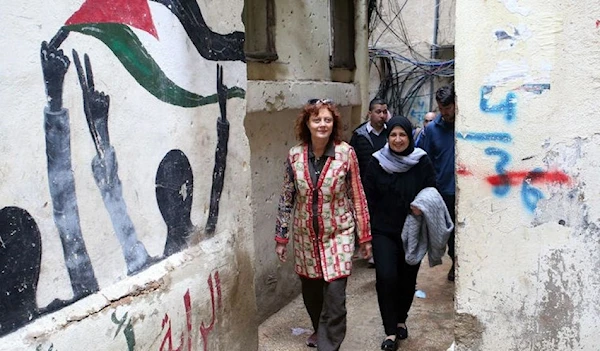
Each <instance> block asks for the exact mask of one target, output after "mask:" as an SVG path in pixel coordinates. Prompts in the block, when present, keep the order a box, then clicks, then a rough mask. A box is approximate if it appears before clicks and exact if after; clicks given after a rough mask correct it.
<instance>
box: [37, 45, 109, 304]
mask: <svg viewBox="0 0 600 351" xmlns="http://www.w3.org/2000/svg"><path fill="white" fill-rule="evenodd" d="M40 57H41V62H42V72H43V74H44V83H45V86H46V94H47V96H48V106H47V107H46V108H45V110H44V131H45V136H46V156H47V158H48V185H49V189H50V197H51V198H52V207H53V210H54V222H55V223H56V228H57V229H58V234H59V236H60V240H61V244H62V247H63V255H64V257H65V264H66V266H67V271H68V273H69V278H70V280H71V287H72V288H73V298H74V300H77V299H80V298H82V297H84V296H87V295H89V294H91V293H94V292H96V291H98V282H97V280H96V277H95V275H94V270H93V268H92V263H91V261H90V257H89V255H88V253H87V249H86V247H85V242H84V240H83V235H82V233H81V225H80V219H79V208H78V206H77V195H76V194H75V177H74V176H73V170H72V167H71V127H70V123H69V113H68V111H67V109H64V108H63V107H62V94H63V82H64V77H65V74H66V73H67V70H68V69H69V65H70V63H71V62H70V60H69V58H68V57H67V56H65V55H64V53H63V51H62V50H59V49H58V48H57V47H56V46H54V45H52V44H48V43H46V42H43V43H42V45H41V50H40Z"/></svg>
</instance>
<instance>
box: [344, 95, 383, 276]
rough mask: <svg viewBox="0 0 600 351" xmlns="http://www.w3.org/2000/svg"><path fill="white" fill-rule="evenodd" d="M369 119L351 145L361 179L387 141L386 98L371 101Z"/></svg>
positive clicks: (359, 128) (357, 130) (370, 264)
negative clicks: (374, 156) (372, 159)
mask: <svg viewBox="0 0 600 351" xmlns="http://www.w3.org/2000/svg"><path fill="white" fill-rule="evenodd" d="M367 117H368V120H367V121H366V122H364V123H363V124H361V125H359V126H358V127H357V128H356V129H355V130H354V132H352V139H350V145H351V146H352V147H353V148H354V151H355V152H356V157H357V158H358V168H359V169H360V179H361V180H362V179H364V178H365V177H364V176H365V170H366V169H367V166H368V165H369V161H370V160H371V155H373V153H374V152H375V151H378V150H379V149H381V148H383V146H384V145H385V143H386V142H387V136H388V131H387V129H386V126H385V122H386V121H387V119H388V109H387V103H386V102H385V100H383V99H380V98H377V97H375V98H374V99H373V100H371V102H370V103H369V112H368V113H367ZM369 268H375V262H374V261H373V257H371V258H370V259H369Z"/></svg>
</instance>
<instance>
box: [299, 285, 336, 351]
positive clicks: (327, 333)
mask: <svg viewBox="0 0 600 351" xmlns="http://www.w3.org/2000/svg"><path fill="white" fill-rule="evenodd" d="M300 281H301V282H302V298H303V299H304V306H306V311H308V315H309V316H310V320H311V322H312V326H313V328H314V330H315V332H316V333H317V349H318V350H319V351H336V350H339V349H340V345H342V341H344V338H345V337H346V284H347V282H348V279H347V278H341V279H336V280H334V281H332V282H326V281H325V280H323V279H308V278H304V277H300Z"/></svg>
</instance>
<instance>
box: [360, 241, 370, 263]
mask: <svg viewBox="0 0 600 351" xmlns="http://www.w3.org/2000/svg"><path fill="white" fill-rule="evenodd" d="M358 251H359V252H360V254H361V255H362V258H364V259H365V260H368V259H369V258H371V252H372V248H371V242H370V241H368V242H366V243H362V244H360V246H359V247H358Z"/></svg>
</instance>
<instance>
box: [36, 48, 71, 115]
mask: <svg viewBox="0 0 600 351" xmlns="http://www.w3.org/2000/svg"><path fill="white" fill-rule="evenodd" d="M40 58H41V61H42V72H43V74H44V84H45V85H46V95H47V96H48V103H49V105H50V110H51V111H60V110H61V109H62V94H63V83H64V80H65V74H66V73H67V71H68V70H69V65H70V64H71V61H70V60H69V58H68V57H67V56H65V55H64V53H63V51H62V49H58V48H57V47H55V46H54V45H52V44H48V43H47V42H45V41H44V42H42V46H41V49H40Z"/></svg>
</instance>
